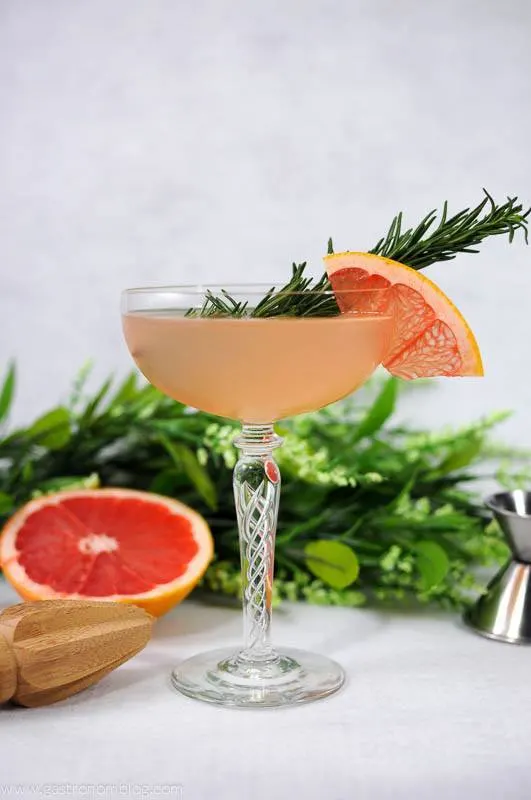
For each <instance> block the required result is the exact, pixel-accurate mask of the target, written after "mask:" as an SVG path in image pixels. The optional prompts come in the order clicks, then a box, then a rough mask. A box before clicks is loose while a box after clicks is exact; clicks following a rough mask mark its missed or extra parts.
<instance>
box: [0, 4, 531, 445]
mask: <svg viewBox="0 0 531 800" xmlns="http://www.w3.org/2000/svg"><path fill="white" fill-rule="evenodd" d="M530 42H531V5H530V4H529V3H528V2H526V0H505V2H503V3H500V2H499V1H498V0H445V2H444V3H442V2H441V3H423V2H421V1H420V0H400V2H396V0H366V1H365V2H364V1H363V0H335V2H334V1H332V2H331V1H330V0H326V2H325V0H321V1H319V0H299V1H297V0H269V2H267V3H250V2H247V1H246V0H235V1H234V2H228V1H227V0H194V2H193V3H188V2H184V0H150V2H145V0H112V2H110V1H109V0H90V2H89V1H88V0H86V2H82V0H47V2H42V0H24V2H16V0H2V2H1V3H0V115H1V117H0V277H1V282H0V360H1V362H5V361H6V360H7V358H8V357H10V356H14V357H16V359H17V362H18V365H19V370H20V381H19V393H18V401H17V407H16V413H15V419H16V421H25V420H28V419H29V418H30V416H31V415H34V414H35V413H37V412H40V411H42V410H44V408H45V407H46V406H47V405H50V404H53V403H55V402H57V401H58V400H60V399H61V398H62V397H65V396H66V394H67V392H68V387H69V384H70V381H71V378H72V376H73V374H74V373H75V372H76V370H77V369H78V368H79V367H80V366H81V364H82V363H83V362H84V361H85V360H86V359H87V358H89V357H93V358H94V359H95V362H96V365H97V368H96V376H95V377H103V376H104V375H106V374H107V373H108V372H109V371H112V370H115V369H118V370H120V371H124V370H125V369H126V368H128V367H129V366H130V361H129V357H128V354H127V353H126V351H125V347H124V345H123V342H122V338H121V331H120V324H119V313H118V301H119V292H120V290H121V289H122V288H123V287H125V286H128V285H135V284H141V283H146V282H166V283H168V282H195V281H197V280H198V279H201V280H204V281H212V282H219V281H235V280H246V281H251V280H268V279H270V278H279V279H282V278H283V277H285V276H286V275H287V271H288V269H289V265H290V262H291V261H292V260H303V259H308V260H309V262H310V263H311V265H312V268H313V270H314V271H315V272H317V271H320V256H321V254H322V253H323V250H324V247H325V243H326V240H327V237H328V236H329V235H332V236H333V237H334V241H335V243H336V248H338V249H346V248H351V249H365V248H368V247H370V246H372V245H373V244H374V243H375V240H376V239H377V238H379V236H380V235H381V234H382V233H383V232H384V231H385V229H386V228H387V226H388V224H389V222H390V220H391V217H392V216H393V214H394V213H395V212H396V211H398V210H400V209H403V210H404V211H406V212H407V217H408V219H410V220H411V221H412V222H416V221H417V220H418V219H419V217H420V216H422V215H423V214H424V213H425V212H426V211H427V210H428V209H430V208H431V207H433V206H437V205H440V203H441V202H442V201H443V200H444V199H445V198H448V199H449V200H450V201H451V203H452V207H453V208H455V209H459V208H461V207H462V206H463V205H468V204H471V203H475V202H476V201H477V200H478V199H479V197H480V190H481V187H482V186H486V187H488V188H489V190H490V191H491V192H492V193H494V194H495V195H496V197H499V198H501V197H503V196H504V195H505V194H507V193H510V194H519V195H521V196H522V198H523V199H524V200H525V201H526V202H527V203H530V202H531V159H530V156H529V147H530V143H531V113H530V103H531V91H530V89H531V79H530V74H531V44H530ZM530 256H531V250H529V249H526V248H525V247H524V246H523V245H522V244H520V243H518V244H514V245H513V246H512V247H509V246H507V245H506V243H505V242H501V241H499V242H498V241H496V242H495V241H491V242H489V243H488V244H487V245H486V246H485V247H484V248H483V250H482V252H481V255H477V256H468V257H462V258H459V259H458V260H457V261H455V262H452V263H450V264H445V265H441V266H440V267H437V268H435V269H431V270H430V272H429V274H430V275H431V276H432V277H434V278H435V279H436V280H438V281H439V282H440V283H441V285H442V286H443V288H444V289H445V290H446V291H447V292H448V293H449V294H450V295H451V296H452V298H454V300H455V301H456V303H457V304H458V305H459V306H460V307H461V309H462V310H463V312H464V313H465V315H466V316H467V317H468V319H469V321H470V323H471V324H472V326H473V328H474V329H475V331H476V332H477V335H478V338H479V340H480V343H481V345H482V349H483V353H484V357H485V363H486V369H487V376H488V377H487V378H486V379H485V380H484V381H453V382H452V381H448V380H447V381H441V382H440V387H439V388H437V390H436V391H434V392H431V393H428V394H426V393H421V394H420V395H418V394H414V395H413V397H412V398H411V399H410V400H409V401H408V403H409V405H408V406H407V413H408V414H409V416H410V417H417V419H419V420H420V421H422V422H425V423H427V424H430V425H433V426H436V425H439V424H442V423H445V422H465V421H467V420H469V419H472V418H474V417H476V416H478V415H480V414H482V413H484V412H487V411H490V410H493V409H497V408H514V409H515V410H516V412H517V414H516V415H515V417H514V418H513V420H512V421H511V422H509V423H508V424H506V426H505V429H504V434H505V436H506V437H507V438H508V439H512V440H513V441H515V440H518V441H521V442H522V443H527V444H528V445H530V444H531V417H530V416H529V415H528V413H527V409H528V407H529V403H530V401H531V383H530V381H529V370H528V368H527V362H528V359H529V342H530V340H531V314H530V313H529V307H530V294H531V263H530Z"/></svg>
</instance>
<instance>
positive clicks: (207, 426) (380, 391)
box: [0, 368, 529, 608]
mask: <svg viewBox="0 0 531 800" xmlns="http://www.w3.org/2000/svg"><path fill="white" fill-rule="evenodd" d="M13 374H14V373H13ZM86 378H87V369H86V368H85V369H84V370H83V373H82V375H81V376H80V377H79V378H78V379H77V380H76V382H75V385H74V390H73V392H72V395H71V398H70V401H69V404H68V406H66V407H62V406H61V407H59V408H56V409H52V410H51V411H49V412H47V413H46V414H44V415H43V416H41V417H40V418H39V419H38V420H37V421H36V422H35V423H33V424H32V425H30V426H29V427H28V428H24V429H19V430H14V431H12V432H10V433H9V432H8V433H7V434H6V435H5V436H4V437H3V438H0V521H1V520H2V519H7V517H8V516H9V515H10V514H11V513H13V512H14V511H15V510H16V509H17V508H18V507H20V506H21V505H22V504H23V503H25V502H26V501H27V500H29V499H31V498H32V497H35V496H38V495H39V494H42V493H46V492H50V491H57V490H58V489H64V488H68V487H69V486H72V487H78V486H86V487H89V488H90V487H96V486H98V485H103V486H129V487H131V488H138V489H145V490H151V491H157V492H160V493H163V494H168V495H171V496H174V497H177V498H179V499H180V500H181V501H183V502H185V503H188V504H190V505H191V506H192V507H194V508H196V509H197V510H198V511H199V512H200V513H202V514H203V515H204V516H205V517H206V518H207V520H208V521H209V523H210V525H211V527H212V532H213V534H214V537H215V542H216V555H217V560H216V561H215V562H214V564H213V565H212V566H211V568H210V569H209V571H208V572H207V575H206V577H205V579H204V581H203V585H202V588H203V590H207V591H210V592H211V593H212V592H221V593H223V594H224V595H225V596H226V595H230V596H233V597H236V596H237V595H238V592H239V591H240V587H241V581H240V576H239V550H238V536H237V531H236V523H235V514H234V507H233V497H232V467H233V466H234V463H235V460H236V451H235V448H234V447H233V445H232V438H233V436H234V433H235V430H236V424H235V423H233V422H230V421H227V420H220V419H219V418H217V417H213V416H211V415H209V414H204V413H201V412H198V413H194V412H191V411H190V409H187V408H185V407H184V406H182V405H180V404H179V403H176V402H174V401H172V400H170V399H168V398H166V397H164V396H163V395H162V394H160V393H159V392H158V391H157V390H156V389H154V388H153V387H151V386H146V385H143V384H139V382H138V381H137V378H136V377H135V376H134V375H130V376H128V377H127V378H126V379H125V380H124V381H123V382H122V383H121V384H120V385H119V386H118V387H117V388H116V389H114V391H113V383H112V382H106V383H105V384H104V386H102V387H101V389H100V390H99V391H97V392H95V393H94V394H93V395H92V396H88V397H87V396H86ZM13 381H14V379H13ZM4 386H5V382H4ZM404 386H405V384H402V383H400V382H397V381H396V380H395V379H392V378H390V379H387V380H384V381H383V382H382V381H381V380H379V379H375V381H374V383H373V385H372V388H371V387H369V389H368V390H367V391H363V392H360V393H358V394H357V395H356V396H355V397H354V398H352V399H349V400H346V401H343V402H342V403H339V404H336V405H335V406H331V407H329V408H327V409H323V410H322V411H319V412H317V413H315V414H310V415H305V416H301V417H298V418H296V419H294V420H288V421H285V422H283V423H282V424H280V425H279V426H278V430H279V433H281V434H282V435H283V436H284V439H285V441H284V445H283V447H282V448H280V450H279V451H278V460H279V465H280V467H281V470H282V500H281V510H280V520H279V528H278V534H277V548H276V554H277V581H276V582H275V589H274V591H275V598H276V599H277V600H279V599H288V600H295V599H302V600H307V601H308V602H313V603H329V604H336V605H339V604H341V605H349V606H359V605H362V604H364V603H367V602H372V603H374V602H380V603H392V604H393V605H397V604H399V603H408V602H411V599H415V600H416V601H417V602H422V603H432V604H436V605H439V606H443V607H447V608H448V607H461V606H462V605H464V604H465V603H466V602H467V599H468V598H469V597H470V593H471V592H473V591H474V590H476V589H477V588H478V587H477V586H476V583H475V580H474V577H473V576H474V572H475V570H476V568H478V567H483V566H489V565H493V564H497V563H499V562H500V560H501V559H503V558H504V557H505V555H506V549H505V545H504V544H503V543H502V542H501V540H500V537H499V533H498V530H497V527H496V525H495V524H493V523H492V522H491V521H490V518H489V515H488V514H487V513H486V511H485V509H484V507H483V504H482V502H481V498H478V497H477V496H476V494H475V492H474V490H473V487H474V481H475V475H476V474H477V473H478V471H479V470H481V473H482V477H485V476H486V475H488V474H492V475H494V474H495V473H496V472H500V474H503V477H504V479H505V480H506V481H510V480H511V474H510V472H509V471H508V468H507V461H508V458H511V459H512V463H513V468H514V464H515V463H516V464H517V467H518V477H519V478H522V479H523V476H524V475H526V474H529V471H528V468H527V465H528V461H529V456H528V454H527V453H525V452H522V453H517V452H516V453H515V452H512V451H510V450H508V449H507V448H498V447H496V446H495V445H494V444H493V443H492V442H491V441H490V431H491V429H492V428H493V427H494V426H495V425H497V424H498V423H499V422H500V421H501V420H502V419H504V415H502V414H495V415H493V416H491V417H490V418H488V419H483V420H480V421H478V422H476V423H474V424H472V425H469V426H467V427H465V428H463V429H462V430H443V431H440V432H437V433H432V432H427V431H423V430H417V429H414V428H411V427H404V426H403V425H402V426H398V425H396V424H393V411H394V408H395V402H396V399H397V393H399V390H402V388H403V387H404ZM10 391H11V393H12V390H10ZM517 462H521V463H520V464H518V463H517Z"/></svg>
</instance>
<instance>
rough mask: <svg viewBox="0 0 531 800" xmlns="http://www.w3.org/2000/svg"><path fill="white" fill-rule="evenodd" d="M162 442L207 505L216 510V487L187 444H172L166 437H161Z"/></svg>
mask: <svg viewBox="0 0 531 800" xmlns="http://www.w3.org/2000/svg"><path fill="white" fill-rule="evenodd" d="M160 440H161V442H162V444H163V445H164V447H165V448H166V450H167V451H168V453H169V454H170V456H171V457H172V459H173V461H174V462H175V464H176V465H177V466H178V467H180V468H181V469H182V470H184V472H185V473H186V475H187V476H188V478H189V479H190V481H191V483H192V484H193V485H194V486H195V488H196V489H197V491H198V492H199V494H200V495H201V497H202V498H203V500H204V501H205V503H206V504H207V505H208V506H209V507H210V508H212V509H215V508H216V506H217V492H216V487H215V486H214V484H213V483H212V479H211V478H210V475H209V474H208V472H207V471H206V469H205V468H204V467H202V466H201V464H200V463H199V461H198V460H197V456H196V455H195V453H194V452H193V451H192V450H190V448H189V447H187V446H186V445H185V444H181V443H180V442H176V443H174V442H170V440H169V439H167V438H166V436H161V437H160Z"/></svg>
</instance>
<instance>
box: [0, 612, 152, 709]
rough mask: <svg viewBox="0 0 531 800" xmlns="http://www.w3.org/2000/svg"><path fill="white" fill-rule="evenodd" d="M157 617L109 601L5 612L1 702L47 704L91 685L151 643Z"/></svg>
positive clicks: (0, 623) (0, 616) (0, 621)
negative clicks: (153, 626)
mask: <svg viewBox="0 0 531 800" xmlns="http://www.w3.org/2000/svg"><path fill="white" fill-rule="evenodd" d="M152 625H153V618H152V617H151V616H150V614H148V613H147V612H146V611H144V610H143V609H141V608H137V607H136V606H132V605H119V604H118V603H110V602H106V601H88V600H44V601H40V602H36V603H20V604H19V605H15V606H11V607H10V608H7V609H5V610H4V611H2V613H0V703H4V702H6V701H7V700H11V701H13V702H15V703H18V704H19V705H23V706H43V705H49V704H50V703H54V702H56V701H57V700H64V699H65V698H66V697H69V696H70V695H72V694H75V693H76V692H79V691H81V690H82V689H86V688H87V687H88V686H91V685H92V684H94V683H96V682H97V681H99V680H100V678H103V677H104V676H105V675H107V674H108V673H109V672H112V670H113V669H115V668H116V667H118V666H120V664H123V663H124V661H128V660H129V659H130V658H132V656H134V655H136V654H137V653H138V652H139V651H140V650H142V648H143V647H145V645H146V644H147V643H148V641H149V639H150V636H151V630H152Z"/></svg>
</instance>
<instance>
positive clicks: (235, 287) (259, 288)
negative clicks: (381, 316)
mask: <svg viewBox="0 0 531 800" xmlns="http://www.w3.org/2000/svg"><path fill="white" fill-rule="evenodd" d="M390 288H391V286H375V287H372V286H366V287H365V286H362V287H352V288H343V287H342V288H341V289H337V290H334V289H332V288H330V289H316V288H315V287H314V288H312V287H311V286H310V287H309V288H308V289H303V290H299V291H292V290H290V289H284V288H283V287H280V288H279V287H277V286H275V285H272V284H271V283H209V284H182V285H178V284H175V285H171V284H168V285H163V284H161V285H157V286H132V287H130V288H127V289H123V290H122V297H127V296H128V295H135V294H159V293H160V294H176V295H183V294H184V295H190V296H194V295H195V296H199V295H205V294H206V293H207V292H210V293H212V294H223V293H224V292H228V293H233V294H244V295H246V296H249V295H253V296H254V295H256V296H260V297H263V295H264V294H267V293H268V292H271V291H273V292H279V293H282V294H283V295H289V296H293V297H297V296H307V295H308V292H310V291H312V292H313V293H314V295H316V296H318V295H323V296H325V297H336V296H337V295H338V294H341V295H345V294H369V293H370V294H374V293H383V292H388V291H389V289H390Z"/></svg>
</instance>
